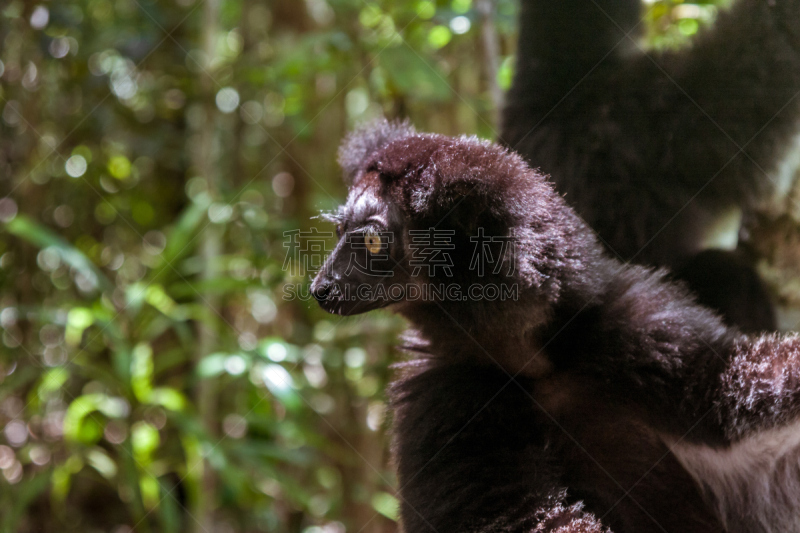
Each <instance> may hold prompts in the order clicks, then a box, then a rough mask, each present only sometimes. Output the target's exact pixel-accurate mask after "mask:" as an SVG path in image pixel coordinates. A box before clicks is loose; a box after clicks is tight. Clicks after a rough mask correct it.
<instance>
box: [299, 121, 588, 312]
mask: <svg viewBox="0 0 800 533" xmlns="http://www.w3.org/2000/svg"><path fill="white" fill-rule="evenodd" d="M339 162H340V164H341V166H342V168H343V169H344V174H345V180H346V182H347V183H348V185H349V193H348V196H347V202H346V203H345V204H344V205H343V206H342V207H340V208H339V210H338V211H337V212H336V213H334V214H331V215H328V216H327V218H328V219H329V220H332V221H333V222H335V223H336V224H337V233H338V235H339V242H338V244H337V245H336V248H335V249H334V251H333V252H332V254H331V255H330V257H329V258H328V259H327V261H326V263H325V265H324V266H323V268H322V269H321V271H320V272H319V273H318V274H317V276H316V278H315V279H314V281H313V283H312V287H311V290H312V294H313V295H314V296H315V297H316V298H317V300H319V302H320V304H321V305H322V307H323V308H324V309H326V310H327V311H329V312H332V313H338V314H342V315H350V314H358V313H363V312H366V311H370V310H372V309H377V308H380V307H385V306H387V305H390V304H396V305H397V306H399V307H400V308H401V310H407V309H408V308H409V307H414V306H418V305H431V304H434V305H441V306H445V307H447V308H448V309H452V308H454V307H455V308H458V307H461V308H463V307H464V306H472V307H474V302H475V300H476V298H477V299H481V300H484V301H485V302H493V301H496V300H497V299H498V298H501V297H502V294H501V293H502V292H503V291H505V294H506V296H507V297H514V292H515V291H516V294H517V296H518V297H525V298H526V299H527V300H529V301H530V300H542V301H546V302H553V301H554V300H555V299H557V298H558V296H559V294H560V292H561V289H562V285H563V284H564V282H565V281H566V279H565V276H564V271H565V270H568V269H573V270H574V269H575V268H576V265H577V263H580V261H581V254H580V253H577V249H578V248H581V246H580V243H581V242H582V240H586V239H585V238H584V237H585V236H584V233H587V231H586V229H585V227H584V226H583V224H582V222H581V221H580V220H579V219H578V218H577V217H576V216H575V215H574V214H573V213H572V211H571V210H570V209H569V208H568V207H567V206H566V204H565V203H564V202H563V200H562V199H561V198H560V197H559V196H557V195H556V194H555V193H554V192H553V189H552V187H551V186H550V184H549V183H548V182H547V181H546V179H545V178H544V177H543V176H542V175H541V174H539V173H537V172H535V171H533V170H531V169H530V168H529V167H528V166H527V165H526V164H525V163H524V162H523V161H522V159H521V158H520V157H519V156H517V155H516V154H514V153H513V152H510V151H508V150H507V149H505V148H501V147H499V146H497V145H495V144H492V143H490V142H488V141H482V140H479V139H477V138H475V137H458V138H450V137H446V136H443V135H436V134H423V133H417V132H416V131H414V129H413V128H412V127H411V126H410V125H409V124H408V123H391V122H387V121H381V122H379V123H377V124H372V125H370V126H368V127H366V128H364V129H361V130H359V131H357V132H355V133H354V134H352V135H350V136H349V137H348V138H347V139H346V140H345V142H344V144H343V145H342V147H341V148H340V151H339ZM590 237H591V236H590ZM588 240H589V241H592V242H593V239H592V238H589V239H588ZM487 293H488V294H487ZM523 295H524V296H523Z"/></svg>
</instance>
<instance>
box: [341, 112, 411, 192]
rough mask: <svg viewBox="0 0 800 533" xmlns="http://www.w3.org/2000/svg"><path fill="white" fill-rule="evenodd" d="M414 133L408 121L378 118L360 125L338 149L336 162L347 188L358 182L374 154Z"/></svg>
mask: <svg viewBox="0 0 800 533" xmlns="http://www.w3.org/2000/svg"><path fill="white" fill-rule="evenodd" d="M415 133H416V130H415V129H414V126H412V125H411V122H410V121H409V120H408V119H406V120H404V121H402V122H401V121H388V120H386V119H385V118H380V119H377V120H374V121H372V122H367V123H364V124H361V125H360V126H359V127H358V128H356V130H355V131H353V132H352V133H350V134H349V135H348V136H347V137H346V138H345V140H344V142H343V143H342V145H341V146H340V147H339V157H338V161H339V166H341V167H342V171H343V172H344V182H345V184H346V185H348V186H349V185H352V184H353V183H354V182H356V181H357V180H358V178H359V176H360V175H361V173H362V172H363V171H364V166H365V165H366V163H367V160H368V159H369V157H370V156H371V155H373V154H374V153H375V152H377V151H378V150H380V149H381V148H384V147H385V146H387V145H388V144H389V143H390V142H392V141H393V140H395V139H399V138H401V137H407V136H409V135H414V134H415Z"/></svg>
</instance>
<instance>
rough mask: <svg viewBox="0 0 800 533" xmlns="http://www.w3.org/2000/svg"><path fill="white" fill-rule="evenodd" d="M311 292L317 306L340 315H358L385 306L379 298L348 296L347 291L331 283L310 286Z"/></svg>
mask: <svg viewBox="0 0 800 533" xmlns="http://www.w3.org/2000/svg"><path fill="white" fill-rule="evenodd" d="M311 294H312V295H313V296H314V298H315V299H316V300H317V302H318V303H319V306H320V307H321V308H322V309H323V310H324V311H326V312H328V313H331V314H334V315H341V316H350V315H360V314H361V313H366V312H368V311H373V310H375V309H379V308H381V307H385V305H386V304H385V303H384V302H382V301H381V300H365V299H358V298H353V297H348V294H349V291H346V290H345V291H342V290H338V288H337V287H335V286H333V284H319V285H317V286H316V287H314V286H312V288H311Z"/></svg>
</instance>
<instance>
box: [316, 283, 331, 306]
mask: <svg viewBox="0 0 800 533" xmlns="http://www.w3.org/2000/svg"><path fill="white" fill-rule="evenodd" d="M330 292H331V285H330V283H322V284H320V285H319V286H318V287H317V288H315V289H313V290H312V291H311V294H313V295H314V298H315V299H316V300H317V301H318V302H324V301H325V300H327V299H328V295H329V294H330Z"/></svg>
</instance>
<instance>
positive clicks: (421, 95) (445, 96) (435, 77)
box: [378, 45, 451, 102]
mask: <svg viewBox="0 0 800 533" xmlns="http://www.w3.org/2000/svg"><path fill="white" fill-rule="evenodd" d="M378 60H379V61H380V63H381V65H382V66H383V67H384V68H385V69H386V73H387V75H388V77H389V79H390V80H391V82H392V84H393V85H394V86H395V87H397V88H398V89H399V90H400V92H402V93H403V94H404V95H405V96H407V97H409V98H412V99H417V100H425V101H433V102H444V101H446V100H449V99H450V94H451V93H450V85H448V83H447V81H446V77H445V75H444V73H443V72H441V70H440V69H439V68H438V67H437V66H435V65H432V64H430V63H428V62H427V61H425V59H423V58H422V57H421V56H420V55H419V54H418V53H417V52H416V51H414V50H413V49H411V48H410V47H409V46H408V45H400V46H395V47H391V48H387V49H386V50H384V51H383V53H382V54H381V55H380V56H378Z"/></svg>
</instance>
